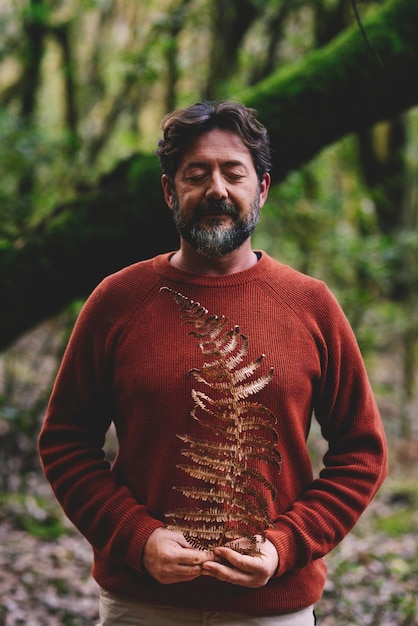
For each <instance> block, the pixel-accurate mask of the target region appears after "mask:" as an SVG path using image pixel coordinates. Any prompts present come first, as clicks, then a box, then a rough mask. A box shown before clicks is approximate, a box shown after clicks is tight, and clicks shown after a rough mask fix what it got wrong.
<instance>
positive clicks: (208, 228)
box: [163, 129, 270, 258]
mask: <svg viewBox="0 0 418 626" xmlns="http://www.w3.org/2000/svg"><path fill="white" fill-rule="evenodd" d="M269 182H270V178H269V176H268V174H266V175H265V177H264V178H263V180H262V181H261V183H260V182H259V180H258V178H257V175H256V172H255V168H254V164H253V160H252V157H251V154H250V152H249V150H248V148H247V147H246V146H245V145H244V144H243V143H242V141H241V139H240V138H239V137H238V136H237V135H235V134H234V133H232V132H230V131H226V130H219V129H216V130H212V131H209V132H207V133H204V134H203V135H201V136H200V137H198V138H197V139H196V140H195V141H194V142H193V143H192V144H191V145H190V147H189V148H188V150H187V151H186V152H185V153H184V155H183V159H182V161H181V163H180V166H179V168H178V170H177V172H176V175H175V178H174V189H173V188H172V185H170V182H169V181H168V179H167V177H164V176H163V187H164V194H165V198H166V201H167V204H168V205H169V207H170V208H171V209H172V211H173V217H174V222H175V225H176V227H177V230H178V232H179V233H180V236H181V237H182V238H183V239H184V240H185V241H187V242H188V243H189V244H190V245H191V247H192V248H193V249H194V250H195V251H196V252H199V253H200V254H202V255H204V256H206V257H209V258H217V257H220V256H223V255H225V254H227V253H229V252H232V251H233V250H235V249H237V248H239V247H240V246H241V245H242V243H243V242H244V241H245V240H246V239H248V237H249V236H250V235H251V233H252V232H253V230H254V228H255V225H256V224H257V221H258V217H259V212H260V208H261V207H262V206H263V204H264V202H265V199H266V198H267V192H268V187H269Z"/></svg>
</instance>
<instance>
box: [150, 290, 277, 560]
mask: <svg viewBox="0 0 418 626" xmlns="http://www.w3.org/2000/svg"><path fill="white" fill-rule="evenodd" d="M162 291H166V292H169V293H171V295H172V297H173V299H174V301H175V302H176V304H177V306H178V308H179V311H180V317H181V320H182V321H184V322H186V323H187V324H189V325H191V326H192V330H191V331H190V332H189V333H188V334H189V335H190V336H192V337H194V338H195V339H197V343H198V347H199V349H200V351H201V353H202V355H204V357H205V358H206V361H205V362H204V364H203V366H202V367H201V368H192V369H191V370H190V371H189V373H190V374H191V375H192V376H193V377H194V379H195V380H196V382H197V383H200V384H203V385H205V386H206V388H207V389H208V390H209V391H208V392H207V393H204V392H203V391H201V390H199V389H192V392H191V396H192V400H193V402H194V407H193V409H192V410H191V416H192V417H193V418H194V419H195V420H197V422H199V424H200V425H201V426H203V427H204V428H205V429H206V431H207V433H208V434H209V438H208V439H197V438H195V437H192V436H190V435H188V434H184V435H177V436H178V437H179V438H180V439H181V440H182V441H184V443H185V444H187V446H188V447H187V448H184V449H182V451H181V452H182V455H183V456H184V457H185V458H187V459H189V461H190V462H191V464H179V465H178V466H177V467H178V468H179V469H181V470H182V471H183V472H184V473H186V474H187V475H188V476H189V477H191V478H193V479H194V480H195V481H196V484H195V485H192V486H188V487H186V486H184V487H180V486H175V487H174V489H176V490H177V491H179V492H181V493H182V494H183V496H184V497H185V498H188V499H190V500H192V501H194V502H195V503H196V505H194V506H192V507H190V508H187V507H182V508H178V509H176V510H175V511H172V512H170V513H167V514H166V518H167V519H169V520H171V521H170V523H169V524H168V525H167V527H168V528H171V529H173V530H177V531H178V532H181V533H183V535H184V536H185V537H186V539H187V541H188V542H189V543H190V544H191V545H192V546H194V547H198V548H199V549H211V548H213V547H214V546H216V545H224V544H226V543H228V545H229V544H230V542H231V541H236V540H237V539H241V538H247V539H248V540H249V547H248V548H247V547H245V548H243V547H242V545H241V543H236V549H237V551H239V552H242V553H243V554H252V555H256V554H260V551H259V550H258V547H257V539H256V535H257V536H261V538H262V539H265V537H266V534H265V533H266V529H267V528H268V527H269V526H271V521H270V518H269V502H268V499H267V496H269V497H270V498H271V499H274V498H275V497H276V491H277V490H276V487H275V486H274V485H273V484H272V482H271V480H270V479H268V478H267V476H266V475H265V474H264V473H263V471H262V467H263V465H265V464H270V463H272V464H273V465H275V466H276V467H277V468H278V470H279V471H280V461H281V457H280V452H279V450H278V449H277V443H278V434H277V430H276V428H275V424H276V422H277V418H276V416H275V415H274V413H273V412H272V411H271V410H270V409H268V408H267V407H265V406H264V405H262V404H261V403H259V402H254V401H253V402H250V401H248V400H247V398H248V397H249V396H254V395H256V394H258V393H259V392H260V391H262V390H263V389H264V388H265V387H266V386H267V385H268V384H269V383H270V381H271V380H272V377H273V374H274V372H273V368H270V370H269V371H268V372H267V373H265V374H261V375H260V376H258V377H257V378H254V375H255V374H256V372H257V371H258V370H259V369H260V368H261V367H262V364H263V362H264V359H265V355H264V354H261V355H260V356H259V357H258V358H257V359H256V360H254V361H251V362H249V363H246V364H245V362H244V360H245V359H246V357H247V355H248V349H249V340H248V337H247V336H246V335H244V334H243V333H241V331H240V328H239V326H237V325H235V326H233V327H232V328H230V329H228V328H227V324H228V318H227V317H225V316H223V315H211V314H209V312H208V310H207V309H206V308H205V307H203V306H202V305H201V304H200V303H199V302H195V301H193V300H191V299H189V298H187V297H186V296H184V295H182V294H180V293H178V292H175V291H172V290H171V289H168V288H167V287H164V288H163V289H162ZM276 471H277V470H276Z"/></svg>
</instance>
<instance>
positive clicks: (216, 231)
mask: <svg viewBox="0 0 418 626" xmlns="http://www.w3.org/2000/svg"><path fill="white" fill-rule="evenodd" d="M172 209H173V219H174V224H175V226H176V229H177V232H178V233H179V235H181V237H182V238H183V239H184V240H185V241H187V242H188V243H189V244H190V245H191V247H192V248H193V249H194V250H195V251H196V252H198V253H199V254H201V255H203V256H205V257H207V258H209V259H216V258H219V257H221V256H224V255H225V254H228V253H229V252H232V251H233V250H236V249H237V248H239V247H240V246H241V245H242V244H243V243H244V241H246V240H247V239H248V238H249V237H250V235H251V234H252V233H253V231H254V229H255V227H256V225H257V222H258V218H259V215H260V192H259V190H257V194H256V197H255V198H254V200H253V202H252V204H251V207H250V210H249V211H248V212H247V213H246V215H244V217H242V218H241V219H240V218H239V211H238V210H237V208H236V207H235V206H234V205H233V204H227V203H225V202H223V201H221V200H211V201H209V202H207V203H205V204H199V205H198V206H197V207H196V209H195V211H194V214H193V216H192V217H190V218H186V217H184V215H183V211H182V207H181V206H180V203H179V200H178V197H177V195H176V194H175V193H174V194H173V204H172ZM211 214H212V215H214V216H218V215H221V214H222V215H229V216H230V217H231V219H232V223H231V224H230V225H226V224H224V223H223V220H220V219H218V220H217V219H216V218H215V217H214V218H213V220H212V223H210V224H209V225H207V226H201V224H200V219H201V217H203V216H206V217H207V216H210V215H211Z"/></svg>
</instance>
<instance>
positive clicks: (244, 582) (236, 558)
mask: <svg viewBox="0 0 418 626" xmlns="http://www.w3.org/2000/svg"><path fill="white" fill-rule="evenodd" d="M233 543H234V545H236V544H238V545H240V546H241V547H243V548H247V547H248V545H249V542H248V540H245V539H240V540H238V541H234V542H233ZM257 548H258V549H259V550H260V554H259V555H256V556H248V555H245V554H240V553H239V552H237V551H236V550H232V549H231V548H228V547H227V546H222V547H219V548H215V549H214V554H215V557H216V561H206V562H205V563H203V564H202V575H204V576H213V577H214V578H217V579H218V580H222V581H224V582H227V583H231V584H232V585H241V586H243V587H253V588H257V587H264V585H265V584H266V583H267V582H268V581H269V580H270V578H271V577H272V576H273V575H274V573H275V572H276V570H277V567H278V565H279V555H278V554H277V550H276V548H275V547H274V545H273V544H272V543H271V541H269V540H268V539H266V540H265V541H262V540H261V538H260V540H259V541H257Z"/></svg>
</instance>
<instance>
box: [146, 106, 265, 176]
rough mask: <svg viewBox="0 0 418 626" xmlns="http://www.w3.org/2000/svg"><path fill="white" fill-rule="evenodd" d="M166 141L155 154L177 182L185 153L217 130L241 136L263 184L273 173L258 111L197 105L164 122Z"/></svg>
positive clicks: (164, 168) (174, 112) (234, 107)
mask: <svg viewBox="0 0 418 626" xmlns="http://www.w3.org/2000/svg"><path fill="white" fill-rule="evenodd" d="M161 128H162V130H163V137H162V139H160V141H159V142H158V149H157V150H156V154H157V156H158V158H159V159H160V163H161V167H162V170H163V172H164V174H167V176H168V177H169V178H171V179H173V178H174V176H175V174H176V171H177V169H178V167H179V164H180V160H181V158H182V155H183V153H184V151H185V150H186V149H187V147H188V146H189V145H190V143H191V141H193V140H194V139H195V138H196V137H198V136H199V135H201V134H203V133H206V132H208V131H210V130H214V129H216V128H219V129H222V130H229V131H232V132H233V133H235V134H236V135H238V136H239V137H240V138H241V140H242V142H243V143H244V145H245V146H247V148H248V150H249V151H250V153H251V156H252V159H253V163H254V167H255V171H256V173H257V177H258V179H259V180H260V181H261V180H262V178H263V175H264V174H265V173H266V172H269V171H270V169H271V157H270V145H269V138H268V134H267V130H266V129H265V128H264V126H263V125H262V124H261V123H260V122H259V121H258V120H257V118H256V111H255V110H254V109H250V108H248V107H246V106H244V105H242V104H238V103H235V102H219V103H215V102H197V103H196V104H193V105H191V106H190V107H188V108H186V109H179V110H177V111H173V112H172V113H169V114H168V115H166V116H165V117H164V118H163V120H162V122H161Z"/></svg>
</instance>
